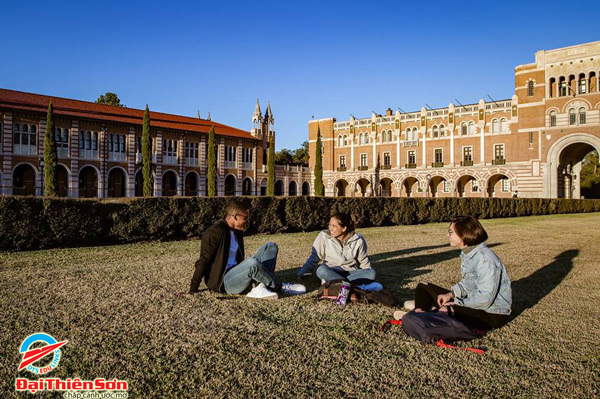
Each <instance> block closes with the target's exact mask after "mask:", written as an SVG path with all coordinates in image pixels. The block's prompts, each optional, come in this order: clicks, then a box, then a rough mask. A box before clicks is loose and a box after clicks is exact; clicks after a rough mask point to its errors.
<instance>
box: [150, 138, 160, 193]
mask: <svg viewBox="0 0 600 399" xmlns="http://www.w3.org/2000/svg"><path fill="white" fill-rule="evenodd" d="M151 134H152V133H151ZM162 148H163V142H162V132H161V131H160V130H158V131H157V132H156V169H155V171H156V172H155V173H156V176H155V177H154V197H160V196H162V162H163V156H162Z"/></svg>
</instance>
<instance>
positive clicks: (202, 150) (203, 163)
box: [198, 136, 208, 196]
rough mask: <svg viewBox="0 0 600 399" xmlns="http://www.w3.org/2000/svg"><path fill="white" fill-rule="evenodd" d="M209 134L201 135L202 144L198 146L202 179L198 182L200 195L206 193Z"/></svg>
mask: <svg viewBox="0 0 600 399" xmlns="http://www.w3.org/2000/svg"><path fill="white" fill-rule="evenodd" d="M207 140H208V137H207V136H201V137H200V145H199V146H198V158H199V159H198V167H199V168H200V171H199V173H198V174H199V175H200V181H199V182H198V190H199V191H200V195H202V196H205V195H206V168H207V158H206V157H207V154H206V142H207Z"/></svg>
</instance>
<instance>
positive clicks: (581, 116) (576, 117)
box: [550, 107, 587, 127]
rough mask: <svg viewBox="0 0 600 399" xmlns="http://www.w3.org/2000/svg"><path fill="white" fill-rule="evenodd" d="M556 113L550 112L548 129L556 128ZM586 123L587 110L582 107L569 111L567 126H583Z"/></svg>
mask: <svg viewBox="0 0 600 399" xmlns="http://www.w3.org/2000/svg"><path fill="white" fill-rule="evenodd" d="M556 115H557V114H556V111H550V127H555V126H557V124H556ZM586 123H587V110H586V109H585V108H584V107H580V108H579V109H575V108H570V109H569V126H577V125H585V124H586Z"/></svg>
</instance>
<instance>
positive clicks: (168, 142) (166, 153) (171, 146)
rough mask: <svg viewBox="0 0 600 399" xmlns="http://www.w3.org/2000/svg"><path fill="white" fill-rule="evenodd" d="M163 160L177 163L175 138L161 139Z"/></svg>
mask: <svg viewBox="0 0 600 399" xmlns="http://www.w3.org/2000/svg"><path fill="white" fill-rule="evenodd" d="M162 147H163V162H164V163H168V164H176V163H177V140H172V139H165V140H163V145H162Z"/></svg>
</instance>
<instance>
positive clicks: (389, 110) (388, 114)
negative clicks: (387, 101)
mask: <svg viewBox="0 0 600 399" xmlns="http://www.w3.org/2000/svg"><path fill="white" fill-rule="evenodd" d="M385 116H392V109H391V108H388V109H387V110H386V111H385Z"/></svg>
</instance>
